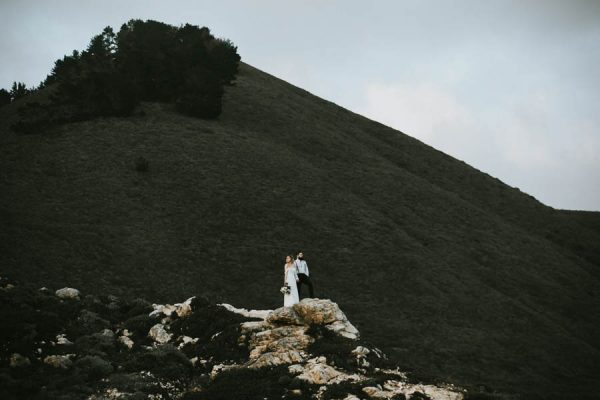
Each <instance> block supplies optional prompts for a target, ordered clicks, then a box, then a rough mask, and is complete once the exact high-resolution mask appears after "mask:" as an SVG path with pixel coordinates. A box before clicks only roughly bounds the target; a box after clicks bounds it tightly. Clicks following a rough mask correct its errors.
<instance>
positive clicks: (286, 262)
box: [285, 256, 294, 265]
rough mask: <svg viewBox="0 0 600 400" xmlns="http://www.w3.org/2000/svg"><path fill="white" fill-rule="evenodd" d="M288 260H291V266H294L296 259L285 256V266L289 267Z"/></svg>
mask: <svg viewBox="0 0 600 400" xmlns="http://www.w3.org/2000/svg"><path fill="white" fill-rule="evenodd" d="M288 258H289V259H290V262H289V264H293V263H294V257H292V256H285V265H288Z"/></svg>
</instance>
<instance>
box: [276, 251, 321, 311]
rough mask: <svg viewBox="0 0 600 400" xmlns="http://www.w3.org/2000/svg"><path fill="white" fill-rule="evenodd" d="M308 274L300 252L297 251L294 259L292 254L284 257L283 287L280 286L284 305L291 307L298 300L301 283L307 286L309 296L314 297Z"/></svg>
mask: <svg viewBox="0 0 600 400" xmlns="http://www.w3.org/2000/svg"><path fill="white" fill-rule="evenodd" d="M308 275H309V274H308V265H307V264H306V261H304V254H303V253H302V252H300V253H298V256H297V257H296V260H294V259H293V258H292V256H287V257H286V258H285V265H284V275H283V287H282V288H281V291H282V292H283V306H284V307H291V306H293V305H294V304H296V303H299V302H300V287H301V285H306V286H308V290H309V293H310V297H315V295H314V292H313V285H312V282H311V281H310V277H309V276H308Z"/></svg>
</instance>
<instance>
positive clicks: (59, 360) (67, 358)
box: [44, 354, 75, 369]
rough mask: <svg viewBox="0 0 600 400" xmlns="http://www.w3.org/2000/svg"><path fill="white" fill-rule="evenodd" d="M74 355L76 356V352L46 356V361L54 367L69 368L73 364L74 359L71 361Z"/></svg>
mask: <svg viewBox="0 0 600 400" xmlns="http://www.w3.org/2000/svg"><path fill="white" fill-rule="evenodd" d="M73 357H75V354H64V355H51V356H46V358H44V363H45V364H48V365H50V366H52V367H54V368H62V369H69V368H71V366H72V365H73V361H71V358H73Z"/></svg>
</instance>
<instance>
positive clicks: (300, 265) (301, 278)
mask: <svg viewBox="0 0 600 400" xmlns="http://www.w3.org/2000/svg"><path fill="white" fill-rule="evenodd" d="M294 265H295V266H296V271H297V272H298V296H300V287H301V286H302V285H307V286H308V291H309V293H310V297H311V298H313V297H315V294H314V292H313V284H312V282H311V281H310V277H309V276H308V265H306V261H304V254H303V253H302V252H300V253H298V256H297V257H296V261H294Z"/></svg>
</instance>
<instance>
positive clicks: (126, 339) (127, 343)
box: [118, 335, 134, 349]
mask: <svg viewBox="0 0 600 400" xmlns="http://www.w3.org/2000/svg"><path fill="white" fill-rule="evenodd" d="M118 341H119V343H121V344H123V345H124V346H125V347H127V348H128V349H131V348H133V344H134V343H133V340H131V339H130V338H129V337H128V336H124V335H123V336H119V339H118Z"/></svg>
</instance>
